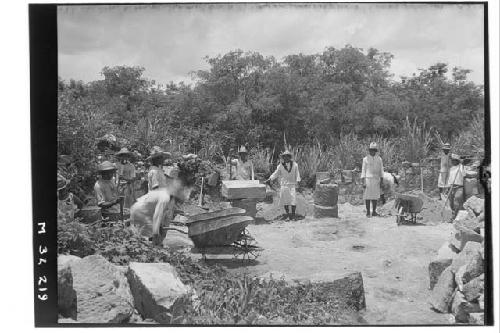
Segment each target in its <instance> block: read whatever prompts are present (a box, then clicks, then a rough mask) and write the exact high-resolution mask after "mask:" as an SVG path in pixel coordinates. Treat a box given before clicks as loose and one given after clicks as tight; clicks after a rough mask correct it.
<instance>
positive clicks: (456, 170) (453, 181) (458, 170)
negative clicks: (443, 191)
mask: <svg viewBox="0 0 500 333" xmlns="http://www.w3.org/2000/svg"><path fill="white" fill-rule="evenodd" d="M464 177H465V169H464V166H463V165H462V164H459V165H454V166H452V167H451V168H450V174H449V175H448V184H447V185H448V186H451V185H458V186H463V185H464Z"/></svg>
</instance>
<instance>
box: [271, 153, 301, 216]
mask: <svg viewBox="0 0 500 333" xmlns="http://www.w3.org/2000/svg"><path fill="white" fill-rule="evenodd" d="M281 157H282V158H283V162H282V163H280V164H279V165H278V168H277V169H276V171H274V173H273V174H272V175H271V176H270V177H269V179H267V180H266V183H268V184H270V183H271V181H273V180H275V179H276V178H279V179H280V186H281V188H280V205H283V206H284V208H285V219H286V220H289V219H291V220H295V219H296V216H295V210H296V208H297V194H296V187H297V185H298V183H299V182H300V180H301V178H300V173H299V165H298V164H297V163H296V162H295V161H293V160H292V153H291V152H290V151H289V150H288V149H286V150H285V151H284V152H283V153H282V154H281ZM290 206H291V207H292V215H290V210H289V209H290Z"/></svg>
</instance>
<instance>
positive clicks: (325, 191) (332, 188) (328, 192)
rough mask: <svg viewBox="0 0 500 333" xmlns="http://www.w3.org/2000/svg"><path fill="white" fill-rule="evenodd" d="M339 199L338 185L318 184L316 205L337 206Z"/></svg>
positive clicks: (315, 191) (315, 196)
mask: <svg viewBox="0 0 500 333" xmlns="http://www.w3.org/2000/svg"><path fill="white" fill-rule="evenodd" d="M338 197H339V188H338V186H337V184H316V188H315V190H314V204H315V205H319V206H327V207H331V206H336V205H337V201H338Z"/></svg>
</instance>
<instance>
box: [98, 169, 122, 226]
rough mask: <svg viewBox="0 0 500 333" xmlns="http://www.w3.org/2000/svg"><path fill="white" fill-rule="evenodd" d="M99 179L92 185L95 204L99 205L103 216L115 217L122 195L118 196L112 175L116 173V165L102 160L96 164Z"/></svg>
mask: <svg viewBox="0 0 500 333" xmlns="http://www.w3.org/2000/svg"><path fill="white" fill-rule="evenodd" d="M98 172H99V176H100V177H99V179H98V180H97V182H96V183H95V185H94V192H95V195H96V197H97V206H99V207H101V213H102V216H103V217H104V218H111V219H115V218H117V217H118V216H119V214H120V205H121V204H122V203H123V197H120V196H118V190H117V186H116V182H115V181H113V177H114V175H115V173H116V166H115V165H114V164H113V163H111V162H110V161H104V162H102V163H101V164H99V166H98Z"/></svg>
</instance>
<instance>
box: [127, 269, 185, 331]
mask: <svg viewBox="0 0 500 333" xmlns="http://www.w3.org/2000/svg"><path fill="white" fill-rule="evenodd" d="M127 278H128V280H129V283H130V289H131V291H132V295H133V297H134V304H135V308H136V309H137V311H139V313H140V314H141V315H142V316H143V317H144V318H150V319H153V320H155V321H156V322H158V323H161V324H170V323H171V320H172V318H175V317H176V316H177V315H178V314H180V313H182V310H183V308H184V307H185V306H186V305H187V302H189V301H190V298H189V297H186V296H188V295H189V294H191V293H192V291H191V288H189V287H188V286H186V285H184V284H183V283H182V282H181V280H180V279H179V277H178V276H177V272H176V271H175V268H174V267H172V266H171V265H170V264H167V263H138V262H132V263H130V265H129V270H128V272H127Z"/></svg>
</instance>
